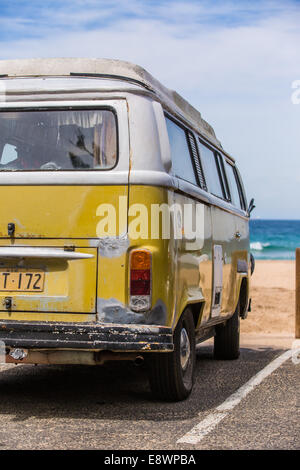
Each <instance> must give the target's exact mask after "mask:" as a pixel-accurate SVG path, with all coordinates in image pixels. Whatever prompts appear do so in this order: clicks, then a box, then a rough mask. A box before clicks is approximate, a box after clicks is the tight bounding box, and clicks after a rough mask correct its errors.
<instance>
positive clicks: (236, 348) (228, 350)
mask: <svg viewBox="0 0 300 470" xmlns="http://www.w3.org/2000/svg"><path fill="white" fill-rule="evenodd" d="M239 355H240V302H238V304H237V307H236V310H235V312H234V314H233V316H232V317H231V318H230V319H229V320H227V322H226V323H225V325H218V326H216V335H215V338H214V357H215V358H216V359H237V358H238V357H239Z"/></svg>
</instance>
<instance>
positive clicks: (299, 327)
mask: <svg viewBox="0 0 300 470" xmlns="http://www.w3.org/2000/svg"><path fill="white" fill-rule="evenodd" d="M295 338H300V248H296V316H295Z"/></svg>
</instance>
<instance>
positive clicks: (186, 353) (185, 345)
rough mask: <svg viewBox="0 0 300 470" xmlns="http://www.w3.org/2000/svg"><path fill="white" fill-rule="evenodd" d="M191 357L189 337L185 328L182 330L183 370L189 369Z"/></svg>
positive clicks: (181, 355)
mask: <svg viewBox="0 0 300 470" xmlns="http://www.w3.org/2000/svg"><path fill="white" fill-rule="evenodd" d="M190 355H191V345H190V340H189V335H188V334H187V331H186V329H185V328H182V330H181V334H180V364H181V367H182V370H185V369H186V368H187V365H188V362H189V358H190Z"/></svg>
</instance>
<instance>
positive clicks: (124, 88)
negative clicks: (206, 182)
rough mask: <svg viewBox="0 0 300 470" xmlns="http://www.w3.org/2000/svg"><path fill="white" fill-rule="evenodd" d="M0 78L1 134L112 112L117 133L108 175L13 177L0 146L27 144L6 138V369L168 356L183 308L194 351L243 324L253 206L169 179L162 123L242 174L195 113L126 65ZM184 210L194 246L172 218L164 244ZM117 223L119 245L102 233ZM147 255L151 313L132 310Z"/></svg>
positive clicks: (1, 270)
mask: <svg viewBox="0 0 300 470" xmlns="http://www.w3.org/2000/svg"><path fill="white" fill-rule="evenodd" d="M0 74H2V75H1V77H2V78H0V129H1V122H2V121H1V116H2V117H3V116H4V117H5V118H6V121H5V122H6V123H7V122H8V121H9V120H10V122H11V121H12V120H14V119H22V116H23V115H24V113H25V114H26V113H29V112H31V113H34V112H36V111H39V112H41V113H42V112H46V111H47V113H48V114H47V116H49V115H50V113H51V112H52V111H58V110H60V111H61V110H62V111H63V112H65V113H67V112H70V113H71V112H73V111H74V110H78V112H81V110H84V112H85V110H90V111H93V110H103V109H105V110H111V111H112V112H113V113H114V114H115V116H116V122H117V134H118V135H117V147H118V148H117V153H118V158H117V163H116V165H115V166H114V167H113V168H111V169H104V170H101V169H99V170H98V171H97V170H94V171H91V170H89V171H85V170H80V171H77V172H76V171H74V170H73V169H65V170H61V171H59V170H57V171H56V169H55V170H54V169H53V168H51V169H47V167H45V168H46V169H45V170H43V171H41V170H39V169H37V168H35V169H32V168H30V169H25V168H24V169H16V168H13V169H10V167H8V168H7V167H6V166H5V165H6V164H5V163H2V162H3V161H4V160H3V159H4V156H3V155H4V153H5V150H4V149H5V145H14V146H15V148H18V142H19V140H20V139H21V137H20V136H19V134H18V136H17V137H18V138H17V137H15V140H14V139H12V141H11V142H13V144H11V143H7V142H8V139H7V142H6V141H4V140H3V141H2V140H1V136H0V146H2V152H3V153H2V160H0V163H1V168H0V170H3V171H0V200H1V201H2V203H1V211H0V213H1V217H0V341H2V342H3V344H4V345H5V351H6V362H14V363H49V364H59V363H62V364H69V363H71V364H76V363H80V364H101V363H103V362H104V361H106V360H111V359H133V360H137V361H138V360H139V359H140V360H141V359H142V358H152V357H153V354H152V353H155V354H157V355H161V354H166V355H170V354H173V352H174V344H175V340H174V334H175V331H176V328H177V326H178V324H179V322H180V319H181V318H182V315H183V314H184V312H186V311H187V309H189V312H190V313H189V314H190V315H192V317H193V321H194V330H195V332H194V334H195V343H197V342H201V341H204V340H205V339H207V338H209V337H211V336H214V335H216V327H218V326H220V325H225V324H226V322H227V321H229V320H230V318H231V317H232V316H233V314H234V313H235V312H236V311H237V308H238V309H239V310H238V316H241V317H243V318H244V317H245V316H246V312H247V309H248V302H249V278H250V259H249V229H248V225H249V224H248V221H249V214H248V213H247V209H246V206H245V205H244V206H243V207H239V208H237V207H234V205H233V204H232V202H230V200H229V199H228V198H227V200H226V197H224V198H223V199H222V198H220V197H218V196H215V195H213V194H211V193H210V192H209V191H208V190H207V189H206V190H205V189H203V188H201V187H200V184H199V186H198V187H196V186H195V185H194V184H192V183H191V182H188V181H185V180H183V179H180V177H177V176H176V175H174V173H173V172H172V156H171V151H170V144H169V140H168V133H167V126H166V123H165V117H166V116H168V117H170V118H172V119H174V121H176V122H178V124H180V126H185V127H184V129H185V132H186V133H191V134H192V135H193V139H196V140H197V139H198V138H201V139H204V141H205V142H206V143H207V144H208V145H209V146H211V148H212V149H213V151H214V152H219V153H218V155H219V154H220V156H219V157H218V158H221V156H222V159H223V160H222V162H224V163H222V165H227V164H228V165H231V166H235V163H234V160H233V159H232V158H231V157H230V156H229V155H228V154H226V153H225V152H224V151H223V149H222V148H221V146H220V143H219V141H218V140H217V139H216V137H215V135H214V132H213V130H212V129H211V128H210V126H209V125H208V124H207V123H205V121H203V119H202V118H201V116H200V114H199V115H198V114H197V112H196V111H195V110H194V109H193V108H192V107H191V106H190V105H188V104H187V103H186V102H184V100H183V99H182V98H180V97H179V95H177V94H175V93H174V92H170V91H169V90H166V89H165V88H164V87H163V86H162V85H160V84H158V82H157V81H155V79H153V78H152V77H151V76H150V75H149V74H146V72H144V71H142V69H140V68H138V67H136V66H131V65H129V64H127V63H121V62H118V63H116V61H106V60H100V59H99V60H98V61H97V60H94V61H93V60H88V59H87V60H77V59H69V60H64V61H62V60H59V59H51V60H31V61H30V60H29V61H2V62H0ZM70 74H71V76H70ZM1 93H2V94H1ZM5 113H6V115H5ZM27 115H28V114H27ZM27 115H26V116H27ZM16 116H17V117H16ZM20 116H21V117H20ZM4 117H3V120H4ZM74 122H75V121H74ZM4 124H5V123H4ZM4 124H3V126H4ZM22 125H23V124H22ZM25 125H26V121H25V120H24V126H25ZM5 126H6V127H7V126H8V125H7V124H5ZM6 127H5V129H6ZM100 127H101V126H100ZM95 128H96V126H95ZM16 129H19V128H17V127H16ZM20 129H21V127H20ZM22 129H23V128H22ZM22 129H21V130H18V132H20V133H21V131H22V132H23V130H22ZM16 132H17V131H16ZM24 132H25V131H24ZM45 132H46V131H45ZM9 135H11V134H9ZM41 135H42V134H41ZM13 137H14V136H13ZM22 138H23V139H24V137H23V134H22ZM9 142H10V141H9ZM6 151H7V149H6ZM10 151H12V150H11V149H10ZM13 151H15V150H14V149H13ZM194 152H195V150H194ZM0 153H1V148H0ZM5 158H8V157H5ZM10 165H13V163H12V164H10ZM2 166H3V168H2ZM234 171H236V172H237V170H234ZM236 174H238V173H236ZM238 181H239V190H240V192H243V188H242V183H241V180H240V179H239V180H238ZM243 194H244V193H243ZM243 194H242V193H241V197H244V196H243ZM185 206H189V207H190V208H191V214H196V218H197V220H198V221H199V224H198V225H199V230H198V231H197V230H196V231H195V233H194V235H193V237H192V238H191V237H189V236H188V235H189V233H188V232H189V231H190V228H188V227H186V224H188V220H189V219H188V218H185V219H184V220H180V221H179V222H178V217H177V216H174V217H173V218H172V216H171V219H170V220H171V221H170V226H169V227H168V229H169V236H167V237H165V236H164V234H163V233H162V231H163V221H162V219H163V215H162V212H163V210H164V208H166V207H167V208H172V207H176V208H177V210H178V211H179V212H177V214H178V213H183V211H184V208H185ZM181 210H182V212H181ZM110 211H112V212H115V216H116V224H115V225H116V226H115V229H116V233H112V231H111V230H112V228H111V227H110V226H109V221H107V220H106V221H105V217H106V218H107V216H108V214H109V212H110ZM172 214H173V213H172ZM154 215H155V216H156V219H155V222H153V220H154ZM173 215H174V214H173ZM193 217H194V216H193ZM178 223H179V231H180V234H179V235H180V236H177V237H175V236H174V234H175V232H176V231H177V232H176V233H177V235H178V227H176V226H175V225H176V224H178ZM139 252H141V253H142V254H145V253H146V255H147V253H148V254H149V259H150V264H149V265H148V268H147V269H148V270H149V273H150V274H149V278H147V279H146V281H145V282H148V283H149V286H150V287H149V292H148V294H147V296H148V297H147V302H148V304H143V303H141V297H140V296H139V295H136V296H135V298H134V301H135V302H136V304H133V303H132V299H131V271H130V270H131V259H132V258H131V256H132V254H133V253H139ZM146 255H145V256H146ZM147 256H148V255H147ZM149 266H150V267H149ZM137 272H139V271H137ZM145 272H146V271H145ZM147 272H148V271H147ZM146 274H147V273H146ZM147 275H148V274H147ZM138 282H141V281H140V280H139V279H138ZM17 284H18V288H17V287H16V285H17ZM143 285H144V284H138V286H142V287H141V288H143ZM138 288H140V287H138ZM142 297H143V296H142ZM143 305H147V307H145V308H144V307H143ZM186 330H187V328H186ZM182 338H183V337H181V339H182ZM188 345H189V347H190V344H189V343H188ZM183 356H184V354H183V353H181V358H183V359H184V357H183ZM157 357H158V356H157ZM166 357H167V356H166ZM182 364H184V361H183V362H182ZM179 395H180V393H179ZM179 395H178V396H177V399H180V396H179ZM184 397H185V396H184Z"/></svg>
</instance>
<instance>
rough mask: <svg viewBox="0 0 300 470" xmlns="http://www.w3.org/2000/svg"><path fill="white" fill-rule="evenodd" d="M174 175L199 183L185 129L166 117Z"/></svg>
mask: <svg viewBox="0 0 300 470" xmlns="http://www.w3.org/2000/svg"><path fill="white" fill-rule="evenodd" d="M166 124H167V130H168V135H169V141H170V148H171V158H172V170H173V173H174V175H176V176H178V177H179V178H182V179H184V180H186V181H189V182H190V183H193V184H195V185H196V184H197V180H196V175H195V172H194V167H193V163H192V159H191V154H190V149H189V146H188V142H187V136H186V132H185V130H184V129H183V128H182V127H180V126H178V125H177V124H175V122H173V121H171V119H169V118H167V117H166Z"/></svg>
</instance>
